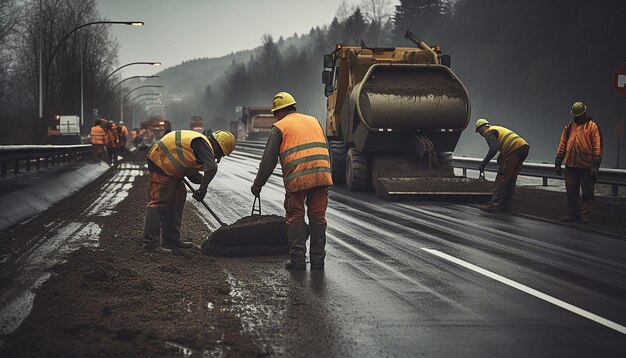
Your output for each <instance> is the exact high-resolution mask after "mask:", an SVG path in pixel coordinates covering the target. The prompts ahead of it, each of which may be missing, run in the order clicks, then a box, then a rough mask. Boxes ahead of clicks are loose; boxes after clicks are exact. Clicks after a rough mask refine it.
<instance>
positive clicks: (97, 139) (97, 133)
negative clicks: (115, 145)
mask: <svg viewBox="0 0 626 358" xmlns="http://www.w3.org/2000/svg"><path fill="white" fill-rule="evenodd" d="M101 124H102V122H101V121H100V120H99V119H96V120H95V121H94V124H93V127H91V133H90V138H91V148H92V149H93V153H94V155H95V157H96V158H97V159H98V161H100V160H102V154H103V153H104V144H105V132H104V129H103V128H102V126H101Z"/></svg>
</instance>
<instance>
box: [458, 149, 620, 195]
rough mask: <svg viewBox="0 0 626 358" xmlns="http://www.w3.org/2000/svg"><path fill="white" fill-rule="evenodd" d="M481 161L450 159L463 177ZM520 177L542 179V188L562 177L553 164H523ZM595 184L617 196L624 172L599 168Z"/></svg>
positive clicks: (490, 166)
mask: <svg viewBox="0 0 626 358" xmlns="http://www.w3.org/2000/svg"><path fill="white" fill-rule="evenodd" d="M482 161H483V160H482V159H480V158H470V157H452V163H453V164H454V167H455V168H461V169H463V175H467V169H474V170H478V166H479V165H480V163H482ZM485 171H490V172H497V171H498V164H497V163H496V162H495V161H491V162H489V164H487V166H486V167H485ZM520 175H523V176H528V177H538V178H542V179H543V186H548V179H560V180H563V175H558V174H556V172H555V171H554V164H548V163H529V162H525V163H524V165H523V166H522V171H521V172H520ZM596 183H598V184H607V185H611V191H612V193H613V195H614V196H617V194H618V187H620V186H626V170H624V169H610V168H600V171H599V173H598V177H597V180H596Z"/></svg>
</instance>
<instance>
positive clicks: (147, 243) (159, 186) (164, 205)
mask: <svg viewBox="0 0 626 358" xmlns="http://www.w3.org/2000/svg"><path fill="white" fill-rule="evenodd" d="M148 192H149V196H150V202H149V203H148V208H147V210H146V221H145V226H144V230H143V242H144V248H145V249H154V248H155V247H158V246H159V245H160V243H161V231H162V233H163V235H162V236H163V244H164V245H167V244H168V243H176V242H179V241H180V223H181V220H182V217H183V209H184V207H185V201H186V200H187V190H186V189H185V185H184V184H183V182H182V180H180V179H178V178H173V177H167V176H163V175H159V174H157V173H155V172H152V171H150V185H149V189H148Z"/></svg>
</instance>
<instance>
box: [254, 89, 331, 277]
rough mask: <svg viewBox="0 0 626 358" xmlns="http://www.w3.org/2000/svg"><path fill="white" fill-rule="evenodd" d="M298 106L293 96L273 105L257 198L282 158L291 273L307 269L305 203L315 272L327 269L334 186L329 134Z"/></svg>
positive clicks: (256, 182)
mask: <svg viewBox="0 0 626 358" xmlns="http://www.w3.org/2000/svg"><path fill="white" fill-rule="evenodd" d="M295 104H296V100H295V99H294V98H293V96H292V95H290V94H289V93H287V92H279V93H278V94H276V96H274V100H273V102H272V113H274V117H276V119H277V122H276V123H274V125H273V127H272V129H271V131H270V134H269V137H268V139H267V145H266V146H265V151H264V152H263V157H262V158H261V163H260V164H259V171H258V172H257V175H256V178H255V180H254V184H253V185H252V187H251V189H250V190H251V191H252V194H253V195H254V196H257V197H258V196H259V195H260V193H261V188H262V187H263V186H264V185H265V183H266V182H267V180H268V179H269V177H270V176H271V175H272V172H273V171H274V168H275V167H276V164H277V162H278V158H279V157H280V164H281V166H282V171H283V183H284V186H285V191H286V193H285V211H286V227H287V239H288V242H289V261H287V262H286V263H285V268H287V269H297V270H304V269H305V268H306V264H305V257H306V240H307V236H308V234H307V224H306V223H305V222H304V211H305V203H306V209H307V216H308V218H309V227H310V234H311V247H310V250H309V254H310V259H311V268H312V269H323V268H324V258H325V257H326V249H325V246H326V207H327V206H328V187H329V186H331V185H332V184H333V181H332V178H331V174H330V155H329V151H328V143H327V142H326V136H325V135H324V130H323V129H322V126H321V124H320V122H319V121H318V120H317V118H315V117H312V116H308V115H304V114H300V113H298V112H297V111H296V106H295Z"/></svg>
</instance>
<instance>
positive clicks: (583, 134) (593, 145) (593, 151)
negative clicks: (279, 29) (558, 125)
mask: <svg viewBox="0 0 626 358" xmlns="http://www.w3.org/2000/svg"><path fill="white" fill-rule="evenodd" d="M568 132H569V133H568ZM568 134H569V135H568ZM602 148H603V143H602V132H601V131H600V127H598V125H597V124H596V122H594V121H593V120H592V119H591V118H589V120H588V121H586V122H584V123H581V124H578V123H576V121H572V122H570V123H568V124H567V125H566V126H565V128H563V132H562V133H561V141H560V143H559V147H558V148H557V151H556V156H557V157H559V158H564V159H565V166H566V167H572V168H586V169H588V168H591V166H593V165H599V164H600V162H601V161H602Z"/></svg>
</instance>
